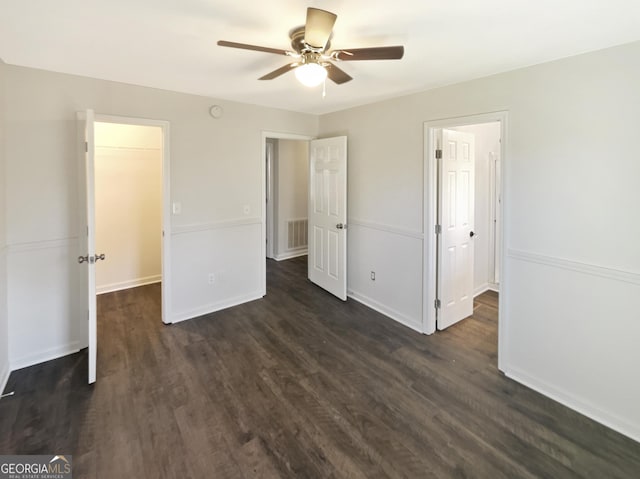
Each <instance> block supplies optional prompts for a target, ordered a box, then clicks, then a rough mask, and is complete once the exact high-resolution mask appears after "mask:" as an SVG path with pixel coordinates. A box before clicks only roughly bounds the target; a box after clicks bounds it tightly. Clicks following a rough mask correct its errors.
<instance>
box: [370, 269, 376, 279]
mask: <svg viewBox="0 0 640 479" xmlns="http://www.w3.org/2000/svg"><path fill="white" fill-rule="evenodd" d="M375 280H376V272H375V271H372V272H371V281H375Z"/></svg>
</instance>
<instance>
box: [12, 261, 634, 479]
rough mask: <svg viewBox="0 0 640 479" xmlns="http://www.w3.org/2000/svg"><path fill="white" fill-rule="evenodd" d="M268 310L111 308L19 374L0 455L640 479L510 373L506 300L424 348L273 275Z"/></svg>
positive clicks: (604, 442)
mask: <svg viewBox="0 0 640 479" xmlns="http://www.w3.org/2000/svg"><path fill="white" fill-rule="evenodd" d="M267 273H268V278H269V279H268V286H267V295H266V297H265V298H264V299H262V300H258V301H253V302H250V303H246V304H243V305H240V306H237V307H234V308H230V309H227V310H224V311H218V312H216V313H212V314H209V315H206V316H203V317H201V318H197V319H193V320H191V321H186V322H182V323H178V324H175V325H169V326H167V325H163V324H162V322H161V309H160V308H161V301H160V285H149V286H144V287H140V288H134V289H131V290H124V291H118V292H115V293H109V294H105V295H101V296H100V297H99V300H98V312H99V320H98V335H99V351H98V381H97V383H96V384H95V385H93V386H88V385H87V384H86V377H87V366H86V360H87V355H86V351H84V352H81V353H78V354H75V355H70V356H67V357H64V358H60V359H58V360H55V361H50V362H47V363H43V364H40V365H37V366H33V367H31V368H25V369H22V370H19V371H15V372H13V373H12V374H11V377H10V378H9V382H8V385H7V390H15V391H16V394H15V396H11V397H7V398H5V399H2V400H0V453H3V454H9V453H19V454H39V453H41V454H50V453H66V454H72V455H73V461H74V468H75V470H74V473H75V475H74V477H79V478H83V479H84V478H91V479H93V478H95V479H97V478H101V477H140V478H144V477H148V478H154V479H156V478H174V477H175V478H178V477H179V478H194V479H199V478H211V477H214V478H223V479H224V478H229V479H249V478H281V477H283V478H300V477H305V478H306V477H308V478H347V477H348V478H354V479H364V478H367V479H369V478H380V479H383V478H410V479H416V478H432V477H433V478H451V477H460V478H467V477H468V478H471V477H472V478H491V479H494V478H501V477H502V478H538V477H540V478H547V477H549V478H554V479H555V478H598V479H599V478H607V479H608V478H621V479H623V478H624V479H627V478H637V477H640V444H638V443H636V442H634V441H632V440H631V439H629V438H627V437H624V436H622V435H620V434H618V433H616V432H614V431H612V430H610V429H608V428H606V427H605V426H602V425H600V424H597V423H595V422H593V421H591V420H589V419H588V418H586V417H584V416H582V415H580V414H578V413H576V412H575V411H571V410H569V409H568V408H566V407H564V406H562V405H560V404H558V403H556V402H554V401H553V400H551V399H549V398H546V397H544V396H541V395H540V394H538V393H536V392H535V391H532V390H530V389H528V388H526V387H524V386H522V385H520V384H518V383H515V382H514V381H512V380H510V379H508V378H506V377H505V376H504V375H502V374H501V373H500V372H499V371H498V368H497V331H498V324H497V316H498V294H497V293H494V292H491V291H488V292H486V293H483V294H482V295H480V296H479V297H478V298H476V300H475V302H474V310H473V316H472V317H470V318H468V319H466V320H464V321H462V322H460V323H458V324H456V325H454V326H452V327H451V328H449V329H447V330H446V331H442V332H438V333H436V334H434V335H432V336H423V335H420V334H418V333H416V332H414V331H412V330H410V329H408V328H405V327H403V326H401V325H399V324H398V323H395V322H393V321H391V320H390V319H388V318H386V317H384V316H383V315H381V314H379V313H377V312H375V311H372V310H371V309H369V308H367V307H365V306H363V305H362V304H360V303H358V302H355V301H347V302H342V301H340V300H339V299H337V298H334V297H333V296H331V295H330V294H328V293H327V292H325V291H323V290H321V289H319V288H317V287H316V286H314V285H312V284H311V283H310V282H309V281H308V280H307V279H306V258H304V257H301V258H296V259H294V260H289V261H282V262H274V261H268V262H267Z"/></svg>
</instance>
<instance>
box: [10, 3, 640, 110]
mask: <svg viewBox="0 0 640 479" xmlns="http://www.w3.org/2000/svg"><path fill="white" fill-rule="evenodd" d="M308 6H313V7H317V8H322V9H325V10H329V11H332V12H334V13H336V14H337V15H338V20H337V22H336V25H335V28H334V35H333V39H332V45H333V47H335V48H360V47H369V46H384V45H397V44H401V45H404V46H405V57H404V59H402V60H395V61H367V62H344V63H341V64H340V67H341V68H342V69H344V70H345V71H346V72H347V73H349V74H350V75H351V76H353V77H354V80H352V81H351V82H349V83H346V84H343V85H340V86H338V85H335V84H333V83H332V82H327V95H326V98H324V99H323V98H322V95H321V92H322V88H321V87H318V88H315V89H308V88H306V87H303V86H302V85H300V84H299V83H298V82H297V81H296V79H295V77H294V75H293V74H292V73H287V74H286V75H284V76H282V77H280V78H277V79H275V80H271V81H258V80H257V78H259V77H260V76H262V75H263V74H265V73H267V72H269V71H271V70H274V69H276V68H278V67H279V66H281V65H284V64H285V63H287V62H288V58H287V57H284V56H277V55H272V54H268V53H261V52H253V51H246V50H236V49H232V48H223V47H219V46H217V45H216V41H217V40H221V39H224V40H229V41H235V42H242V43H250V44H257V45H263V46H269V47H274V48H284V49H288V48H289V38H288V32H289V30H290V29H291V28H293V27H296V26H299V25H302V24H304V21H305V15H306V8H307V7H308ZM637 40H640V1H639V0H367V1H364V0H349V1H344V0H342V1H341V0H324V1H323V0H309V1H308V2H301V1H300V0H269V1H260V2H258V1H256V0H254V1H252V2H245V3H242V2H239V1H231V0H180V1H177V0H58V1H54V0H0V58H2V59H3V60H4V61H5V62H6V63H9V64H14V65H21V66H27V67H34V68H41V69H45V70H52V71H57V72H64V73H71V74H77V75H83V76H89V77H94V78H102V79H107V80H114V81H119V82H125V83H132V84H136V85H144V86H150V87H156V88H163V89H167V90H174V91H180V92H187V93H194V94H198V95H205V96H211V97H216V98H221V99H227V100H236V101H241V102H247V103H253V104H258V105H265V106H271V107H277V108H283V109H287V110H293V111H300V112H308V113H316V114H321V113H327V112H331V111H336V110H341V109H344V108H347V107H350V106H354V105H360V104H365V103H370V102H373V101H376V100H380V99H384V98H389V97H394V96H399V95H404V94H408V93H411V92H415V91H420V90H426V89H430V88H434V87H437V86H442V85H446V84H451V83H456V82H460V81H464V80H469V79H472V78H478V77H482V76H486V75H490V74H493V73H498V72H503V71H507V70H513V69H516V68H519V67H523V66H527V65H533V64H537V63H542V62H545V61H549V60H553V59H557V58H562V57H566V56H571V55H575V54H579V53H583V52H587V51H591V50H597V49H601V48H605V47H608V46H613V45H617V44H622V43H628V42H632V41H637ZM638 61H640V59H638Z"/></svg>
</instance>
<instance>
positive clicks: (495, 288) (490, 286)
mask: <svg viewBox="0 0 640 479" xmlns="http://www.w3.org/2000/svg"><path fill="white" fill-rule="evenodd" d="M487 291H493V292H494V293H499V292H500V287H499V286H498V285H497V284H495V283H485V284H483V285H481V286H478V287H477V288H476V289H475V291H474V292H473V297H474V298H476V297H478V296H480V295H481V294H482V293H486V292H487Z"/></svg>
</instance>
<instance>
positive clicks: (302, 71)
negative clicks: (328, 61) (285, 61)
mask: <svg viewBox="0 0 640 479" xmlns="http://www.w3.org/2000/svg"><path fill="white" fill-rule="evenodd" d="M295 75H296V78H297V79H298V81H299V82H300V83H302V84H303V85H304V86H308V87H310V88H311V87H314V86H318V85H320V83H322V82H323V81H324V80H325V78H327V70H326V68H324V67H323V66H322V65H320V64H318V63H305V64H304V65H300V66H299V67H298V68H296V70H295Z"/></svg>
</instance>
